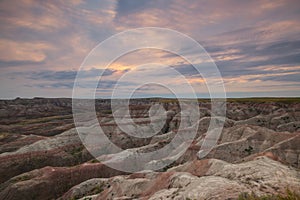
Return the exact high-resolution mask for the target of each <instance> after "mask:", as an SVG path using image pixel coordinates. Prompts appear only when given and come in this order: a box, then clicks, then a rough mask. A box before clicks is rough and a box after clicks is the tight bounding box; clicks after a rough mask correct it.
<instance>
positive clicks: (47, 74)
mask: <svg viewBox="0 0 300 200" xmlns="http://www.w3.org/2000/svg"><path fill="white" fill-rule="evenodd" d="M115 72H117V71H116V70H111V69H106V70H102V69H95V68H92V69H90V70H83V71H81V72H80V78H95V77H98V76H100V74H102V76H110V75H112V74H113V73H115ZM25 75H26V76H27V77H28V78H29V79H33V80H47V81H57V80H74V79H75V78H76V75H77V71H75V70H68V71H50V70H45V71H39V72H30V73H28V72H26V73H25Z"/></svg>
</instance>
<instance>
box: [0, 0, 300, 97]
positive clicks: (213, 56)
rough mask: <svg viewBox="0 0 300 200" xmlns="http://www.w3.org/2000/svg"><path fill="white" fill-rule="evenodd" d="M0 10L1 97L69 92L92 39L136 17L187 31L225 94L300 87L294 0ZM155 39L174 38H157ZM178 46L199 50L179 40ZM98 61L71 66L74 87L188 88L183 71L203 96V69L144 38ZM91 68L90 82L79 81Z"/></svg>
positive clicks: (41, 4)
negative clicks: (94, 82) (149, 45)
mask: <svg viewBox="0 0 300 200" xmlns="http://www.w3.org/2000/svg"><path fill="white" fill-rule="evenodd" d="M0 10H1V12H0V23H1V29H0V51H1V54H0V70H1V73H0V98H1V99H13V98H16V97H24V98H32V97H72V92H73V85H74V81H75V78H76V75H77V72H78V70H79V69H80V66H82V64H83V62H84V60H85V59H86V57H87V56H88V55H89V53H90V52H91V51H92V50H93V49H94V48H95V47H96V46H97V45H98V44H99V43H101V42H103V41H105V40H107V39H108V38H110V37H111V36H113V35H114V34H117V33H120V32H122V31H128V30H130V29H135V28H143V27H159V28H166V29H171V30H175V31H177V32H180V33H183V34H185V35H187V36H188V37H190V38H192V39H193V40H195V41H197V42H198V43H199V44H200V45H201V46H202V47H203V48H204V49H205V50H206V52H207V54H208V55H209V56H206V58H210V60H209V59H208V60H205V59H204V60H201V61H199V62H198V63H197V64H200V65H202V66H207V63H211V62H214V63H215V64H216V66H217V68H218V70H219V72H220V75H221V77H222V81H223V83H224V88H225V91H226V95H227V97H260V96H270V97H273V96H276V97H277V96H297V97H299V96H300V89H299V88H300V87H299V86H300V2H299V1H297V0H295V1H292V0H260V1H254V0H253V1H252V0H251V1H239V0H224V1H218V0H211V1H202V0H172V1H171V0H99V1H93V0H92V1H81V0H73V1H71V0H64V1H63V0H52V1H32V0H18V1H17V0H2V1H0ZM149 37H150V36H149ZM151 37H153V38H156V39H157V38H160V35H155V34H153V35H151ZM145 40H146V39H145ZM138 42H141V40H139V41H138V40H134V39H130V37H128V38H125V40H124V41H122V44H120V43H115V45H114V46H109V48H107V49H105V52H104V54H105V55H109V56H112V55H114V54H115V53H116V52H117V50H118V49H119V48H123V47H125V46H130V45H131V44H133V43H138ZM158 43H159V44H161V43H163V44H166V45H178V44H179V43H180V41H178V40H176V39H173V40H172V39H170V38H169V39H166V40H164V38H162V40H161V43H160V42H158ZM182 45H183V46H184V44H182ZM185 52H186V53H187V54H189V55H193V56H195V57H197V56H198V57H197V58H199V57H201V56H199V55H198V54H197V52H193V51H192V50H189V49H188V50H186V51H185ZM98 61H99V62H98V63H94V64H93V65H90V66H88V67H86V68H84V69H82V68H81V72H82V74H83V77H82V80H83V81H85V86H84V87H82V88H81V90H82V95H83V97H84V96H85V95H86V94H88V93H91V92H95V94H96V95H95V96H97V97H99V98H109V97H111V94H112V92H113V91H114V89H115V88H116V87H117V86H122V87H121V89H120V91H122V92H120V93H119V94H120V97H121V96H122V94H124V95H125V94H128V93H130V92H131V93H132V94H133V96H134V95H135V96H136V97H148V96H165V97H173V96H174V94H173V93H172V91H170V88H181V91H176V94H175V96H176V95H178V96H180V97H185V96H186V97H190V96H191V95H190V94H189V93H188V92H186V88H185V87H183V84H184V83H183V82H184V81H186V80H187V81H188V83H190V84H191V85H192V87H193V89H194V90H195V92H196V94H197V96H198V97H200V98H201V97H209V93H208V89H207V81H206V80H205V78H203V77H201V76H199V74H198V73H197V71H195V70H193V68H192V67H191V63H189V62H188V61H187V60H186V59H184V58H182V57H180V56H178V55H175V54H173V53H171V52H167V51H164V50H160V49H147V48H145V49H140V50H137V51H132V52H129V53H128V54H126V55H122V56H120V57H118V58H117V59H116V60H114V61H113V62H112V63H111V64H110V65H109V66H106V65H105V66H104V65H103V63H104V62H102V60H101V59H100V58H99V60H98ZM149 63H150V64H149ZM151 63H152V64H151ZM170 69H175V70H176V71H177V72H178V73H179V74H180V76H178V74H176V73H175V72H174V73H173V72H171V71H170ZM101 74H102V76H101V80H100V81H99V84H98V85H97V88H96V90H94V89H93V87H90V86H89V83H90V82H89V81H91V80H98V78H99V76H100V75H101ZM126 74H127V78H126V77H125V76H126ZM124 77H125V78H124ZM150 79H151V83H149V80H150ZM119 80H120V81H119ZM146 80H147V81H146ZM137 83H140V84H141V86H140V87H138V88H137V87H136V85H137ZM143 84H144V85H143ZM217 92H219V91H217ZM87 96H88V95H87Z"/></svg>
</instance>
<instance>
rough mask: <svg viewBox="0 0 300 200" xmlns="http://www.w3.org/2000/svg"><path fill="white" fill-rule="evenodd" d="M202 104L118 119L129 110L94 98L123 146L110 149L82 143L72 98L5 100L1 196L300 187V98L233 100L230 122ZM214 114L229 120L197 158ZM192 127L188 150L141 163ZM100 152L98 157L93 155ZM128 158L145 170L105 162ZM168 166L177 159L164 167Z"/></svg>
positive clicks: (206, 195)
mask: <svg viewBox="0 0 300 200" xmlns="http://www.w3.org/2000/svg"><path fill="white" fill-rule="evenodd" d="M188 101H191V103H193V104H195V101H194V100H188ZM196 103H197V101H196ZM156 105H159V106H161V107H163V109H164V110H165V111H164V112H163V113H159V112H157V113H155V111H153V110H151V108H153V106H156ZM197 107H199V111H200V115H199V118H195V117H194V116H195V115H194V114H193V111H192V110H188V108H189V107H188V106H187V108H185V109H187V110H188V112H183V111H182V108H181V107H180V106H179V104H178V101H176V100H173V99H134V100H131V101H130V113H129V114H128V115H127V116H126V117H125V118H122V120H121V121H120V120H119V121H118V118H116V117H118V115H117V114H118V113H119V112H120V111H121V110H120V109H122V107H121V106H120V109H119V108H118V109H119V110H117V111H115V110H111V108H110V101H109V100H96V102H95V108H96V112H97V118H98V120H97V123H99V124H100V125H101V127H102V129H103V132H104V134H105V137H107V138H108V139H109V140H110V141H111V142H113V143H114V144H115V145H117V146H118V147H121V148H122V149H124V150H125V151H122V152H109V151H107V149H109V148H110V146H109V145H107V144H105V143H103V145H100V146H97V147H85V146H84V145H83V143H82V139H83V141H84V138H82V137H81V138H80V137H79V135H78V133H77V130H76V128H75V125H74V121H73V115H72V100H71V99H43V98H34V99H20V98H17V99H15V100H1V101H0V163H1V165H0V183H1V185H0V199H178V200H180V199H184V200H187V199H237V198H238V196H239V195H241V194H245V193H249V194H250V193H252V192H253V193H255V194H256V195H258V196H264V195H271V194H282V195H285V194H286V191H287V189H289V190H291V191H295V192H299V191H300V172H299V170H300V145H299V144H300V101H299V99H240V100H237V99H231V100H228V101H227V104H226V107H227V110H226V118H225V119H221V118H218V116H217V115H216V114H214V113H212V111H211V104H210V102H209V101H208V100H201V101H199V102H198V103H197ZM149 109H150V111H149ZM113 112H114V113H113ZM113 114H116V115H113ZM152 114H153V115H155V114H157V115H156V116H155V117H151V115H152ZM130 119H132V120H133V121H134V122H135V123H136V124H138V125H139V129H137V130H138V131H135V132H134V131H133V132H134V134H136V135H137V136H145V135H146V136H147V135H149V137H147V138H139V137H135V136H134V135H130V134H127V132H126V131H124V127H123V126H125V127H127V129H128V130H129V131H130V130H134V129H133V127H131V126H130V125H129V122H130ZM211 119H216V123H222V122H224V128H223V130H222V132H221V135H220V137H219V139H218V140H217V143H216V145H215V146H214V147H213V148H212V150H211V151H210V152H209V154H208V155H205V156H204V157H203V158H201V159H199V157H198V156H199V150H200V149H201V146H202V145H203V144H204V143H205V142H204V141H205V138H207V136H208V135H209V133H208V132H207V131H208V126H209V122H210V120H211ZM94 124H95V122H91V123H90V124H89V125H88V127H77V128H79V129H80V130H84V132H85V134H86V135H85V138H88V137H89V136H91V135H93V134H95V130H96V129H95V128H94V127H95V125H94ZM195 124H197V125H198V127H197V126H195ZM120 125H121V126H122V127H123V128H122V127H120ZM183 125H184V127H185V128H184V129H183V130H181V129H180V127H182V126H183ZM157 129H159V130H158V132H157V134H156V135H153V132H155V131H157ZM193 131H195V137H193V138H189V137H186V138H185V139H186V141H185V142H184V143H183V144H181V145H183V146H184V145H185V143H190V145H188V148H187V150H186V151H184V152H181V154H180V156H177V153H178V152H179V151H178V148H177V147H181V146H180V145H178V146H176V147H175V148H174V149H172V151H171V152H170V154H169V157H166V158H162V157H160V155H153V156H151V157H149V158H151V159H150V160H147V159H145V163H144V164H142V165H141V163H139V162H138V161H137V160H135V159H134V158H136V157H135V155H139V154H141V153H146V152H153V151H155V150H159V149H161V148H163V147H164V146H165V145H168V144H170V143H171V142H172V141H174V138H176V136H177V135H178V134H182V137H183V138H184V137H185V136H186V135H189V134H190V132H193ZM151 135H153V136H151ZM150 136H151V137H150ZM87 148H88V149H87ZM94 150H95V151H96V150H97V151H96V152H97V158H98V160H100V161H98V160H97V159H96V158H94V156H93V155H94V154H93V155H91V152H92V153H94ZM89 151H91V152H89ZM99 152H100V153H99ZM176 156H177V157H176ZM131 158H132V159H131ZM171 158H176V159H175V161H174V162H173V160H171ZM125 161H126V162H125ZM124 162H125V163H126V166H127V167H128V168H130V167H132V168H134V167H136V166H137V165H138V166H139V167H140V171H138V172H134V173H129V172H126V171H122V170H118V169H114V168H111V167H109V166H107V165H106V164H110V166H121V165H124ZM164 163H170V164H169V165H167V166H163V167H162V168H159V166H160V165H162V164H164ZM155 167H156V168H158V170H156V171H154V170H152V169H153V168H155Z"/></svg>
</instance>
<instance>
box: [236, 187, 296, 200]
mask: <svg viewBox="0 0 300 200" xmlns="http://www.w3.org/2000/svg"><path fill="white" fill-rule="evenodd" d="M238 200H300V194H299V193H297V192H295V191H291V190H289V189H287V190H286V194H284V195H282V194H276V195H274V194H273V195H263V196H258V195H256V194H254V193H251V194H249V193H247V192H243V193H241V194H240V195H239V197H238Z"/></svg>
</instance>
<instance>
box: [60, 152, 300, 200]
mask: <svg viewBox="0 0 300 200" xmlns="http://www.w3.org/2000/svg"><path fill="white" fill-rule="evenodd" d="M287 188H289V189H290V190H294V191H299V189H300V173H299V171H297V170H295V169H293V168H289V167H287V166H285V165H283V164H281V163H280V162H277V161H274V160H272V159H270V158H267V157H257V158H255V159H254V160H252V161H248V162H245V163H241V164H230V163H227V162H224V161H221V160H216V159H208V160H195V161H192V162H187V163H185V164H183V165H179V166H177V167H174V168H171V169H169V170H168V171H167V172H160V173H158V172H147V171H145V172H141V173H138V174H132V175H129V176H116V177H113V178H109V179H107V178H105V179H104V178H100V179H91V180H88V181H85V182H83V183H81V184H79V185H77V186H74V187H73V188H71V189H70V190H69V191H68V192H67V193H65V194H64V195H63V196H62V197H61V199H72V198H73V199H75V198H83V197H88V196H92V198H93V199H99V200H100V199H170V200H171V199H178V200H180V199H188V198H189V199H229V198H232V199H236V198H237V197H238V196H239V194H241V193H243V192H248V193H251V192H254V193H255V194H257V195H259V196H261V195H264V194H276V193H285V192H286V189H287Z"/></svg>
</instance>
